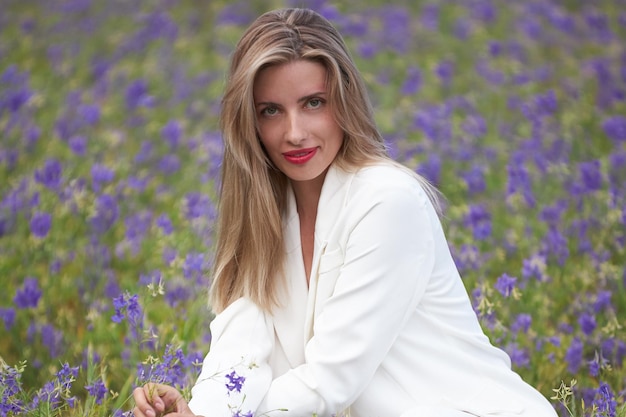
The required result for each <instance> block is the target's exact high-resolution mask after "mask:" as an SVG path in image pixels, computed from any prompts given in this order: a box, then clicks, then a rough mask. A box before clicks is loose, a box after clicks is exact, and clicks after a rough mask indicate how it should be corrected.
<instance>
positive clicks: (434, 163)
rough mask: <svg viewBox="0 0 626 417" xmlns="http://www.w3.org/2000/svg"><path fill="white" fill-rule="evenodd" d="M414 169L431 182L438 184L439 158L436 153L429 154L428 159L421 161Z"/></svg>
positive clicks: (439, 178)
mask: <svg viewBox="0 0 626 417" xmlns="http://www.w3.org/2000/svg"><path fill="white" fill-rule="evenodd" d="M416 171H417V173H418V174H420V175H421V176H423V177H424V178H426V179H427V180H428V181H430V182H431V183H433V184H435V185H438V184H439V183H440V182H441V158H440V157H439V155H437V154H434V153H431V154H429V155H428V159H427V160H426V161H424V162H422V163H421V164H420V165H419V166H418V167H417V170H416Z"/></svg>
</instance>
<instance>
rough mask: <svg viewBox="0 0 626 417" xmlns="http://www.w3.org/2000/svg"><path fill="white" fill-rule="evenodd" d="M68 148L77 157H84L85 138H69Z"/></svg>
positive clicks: (85, 149) (85, 148) (78, 136)
mask: <svg viewBox="0 0 626 417" xmlns="http://www.w3.org/2000/svg"><path fill="white" fill-rule="evenodd" d="M67 143H68V145H69V146H70V150H71V151H72V152H73V153H74V154H76V155H79V156H83V155H85V152H86V151H87V138H86V137H84V136H80V135H76V136H72V137H71V138H69V140H68V141H67Z"/></svg>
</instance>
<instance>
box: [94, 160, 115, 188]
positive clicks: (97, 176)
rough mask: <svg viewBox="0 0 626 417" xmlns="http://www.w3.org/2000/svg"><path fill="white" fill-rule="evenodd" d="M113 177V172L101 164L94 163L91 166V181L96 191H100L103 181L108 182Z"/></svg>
mask: <svg viewBox="0 0 626 417" xmlns="http://www.w3.org/2000/svg"><path fill="white" fill-rule="evenodd" d="M113 178H115V172H113V170H112V169H110V168H107V167H106V166H104V165H102V164H94V165H93V166H92V167H91V181H92V183H93V188H94V190H95V191H96V192H99V191H100V187H101V185H102V184H104V183H109V182H111V181H113Z"/></svg>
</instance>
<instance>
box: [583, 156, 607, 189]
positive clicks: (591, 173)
mask: <svg viewBox="0 0 626 417" xmlns="http://www.w3.org/2000/svg"><path fill="white" fill-rule="evenodd" d="M579 169H580V179H581V182H582V185H583V187H584V190H585V191H587V192H593V191H597V190H600V189H602V172H601V171H600V161H599V160H597V159H596V160H594V161H590V162H582V163H581V164H580V165H579Z"/></svg>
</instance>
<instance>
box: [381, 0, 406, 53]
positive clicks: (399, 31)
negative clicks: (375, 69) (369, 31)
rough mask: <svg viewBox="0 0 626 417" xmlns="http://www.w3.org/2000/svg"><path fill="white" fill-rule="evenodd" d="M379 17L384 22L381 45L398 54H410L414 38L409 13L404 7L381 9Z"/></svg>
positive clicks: (388, 6) (389, 6)
mask: <svg viewBox="0 0 626 417" xmlns="http://www.w3.org/2000/svg"><path fill="white" fill-rule="evenodd" d="M378 16H379V18H380V19H381V20H382V31H381V33H380V34H379V36H380V43H381V44H382V45H385V46H387V47H390V48H391V49H392V50H394V51H396V52H398V53H406V52H408V50H409V46H410V45H411V38H412V33H411V28H412V25H411V20H410V17H409V16H410V14H409V13H408V11H407V10H406V9H405V8H404V7H402V6H391V5H387V7H383V8H381V9H379V13H378Z"/></svg>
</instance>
